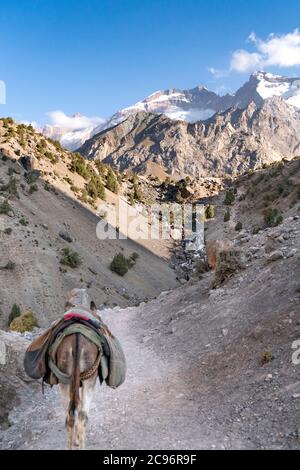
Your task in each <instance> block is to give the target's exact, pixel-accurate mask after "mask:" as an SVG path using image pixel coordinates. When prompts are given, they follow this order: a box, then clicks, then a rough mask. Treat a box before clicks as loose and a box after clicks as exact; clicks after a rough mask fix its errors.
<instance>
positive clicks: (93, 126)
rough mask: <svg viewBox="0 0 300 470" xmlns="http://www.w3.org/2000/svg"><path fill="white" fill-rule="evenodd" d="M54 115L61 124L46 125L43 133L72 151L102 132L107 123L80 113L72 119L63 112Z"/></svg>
mask: <svg viewBox="0 0 300 470" xmlns="http://www.w3.org/2000/svg"><path fill="white" fill-rule="evenodd" d="M53 114H55V115H56V116H58V121H59V123H58V124H54V125H51V124H46V125H45V126H44V128H43V129H42V133H43V134H44V135H45V136H46V137H48V138H50V139H53V140H58V141H59V142H60V143H61V145H62V146H63V147H65V148H67V149H68V150H72V151H73V150H76V149H77V148H79V147H80V146H81V145H82V144H83V143H84V142H85V141H86V140H88V139H90V138H91V137H93V136H94V135H95V134H97V133H98V132H100V131H101V130H102V129H103V127H104V124H105V123H106V121H105V120H103V119H100V118H87V117H85V116H82V115H81V114H80V113H76V114H74V115H73V116H70V117H69V116H66V115H65V114H64V113H62V112H61V111H56V112H54V113H53Z"/></svg>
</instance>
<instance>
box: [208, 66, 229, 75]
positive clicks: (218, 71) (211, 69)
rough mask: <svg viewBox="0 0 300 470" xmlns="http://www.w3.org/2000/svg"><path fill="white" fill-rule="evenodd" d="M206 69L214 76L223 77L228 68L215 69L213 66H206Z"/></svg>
mask: <svg viewBox="0 0 300 470" xmlns="http://www.w3.org/2000/svg"><path fill="white" fill-rule="evenodd" d="M207 70H208V71H209V72H210V73H211V74H212V76H213V77H214V78H223V77H226V76H227V75H228V73H229V72H228V70H224V69H215V68H214V67H208V68H207Z"/></svg>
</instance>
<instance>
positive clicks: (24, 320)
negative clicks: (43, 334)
mask: <svg viewBox="0 0 300 470" xmlns="http://www.w3.org/2000/svg"><path fill="white" fill-rule="evenodd" d="M35 326H39V325H38V321H37V318H36V316H35V315H34V314H33V313H32V311H31V310H28V311H27V312H25V313H23V314H22V315H20V316H19V317H17V318H15V319H14V320H13V321H12V322H11V324H10V326H9V329H10V330H12V331H18V332H19V333H25V331H32V330H33V328H34V327H35Z"/></svg>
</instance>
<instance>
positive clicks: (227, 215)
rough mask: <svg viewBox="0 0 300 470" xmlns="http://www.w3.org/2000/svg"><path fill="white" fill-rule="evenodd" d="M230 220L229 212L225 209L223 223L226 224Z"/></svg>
mask: <svg viewBox="0 0 300 470" xmlns="http://www.w3.org/2000/svg"><path fill="white" fill-rule="evenodd" d="M229 220H230V210H229V209H227V211H226V212H225V214H224V222H228V221H229Z"/></svg>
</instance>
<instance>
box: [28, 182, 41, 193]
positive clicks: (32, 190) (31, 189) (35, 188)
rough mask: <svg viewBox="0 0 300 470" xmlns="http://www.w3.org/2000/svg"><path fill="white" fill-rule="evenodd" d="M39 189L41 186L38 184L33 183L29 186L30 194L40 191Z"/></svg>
mask: <svg viewBox="0 0 300 470" xmlns="http://www.w3.org/2000/svg"><path fill="white" fill-rule="evenodd" d="M38 189H39V188H38V185H37V184H31V185H30V187H29V194H32V193H35V192H36V191H38Z"/></svg>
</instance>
